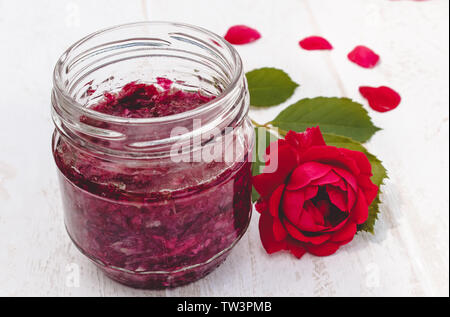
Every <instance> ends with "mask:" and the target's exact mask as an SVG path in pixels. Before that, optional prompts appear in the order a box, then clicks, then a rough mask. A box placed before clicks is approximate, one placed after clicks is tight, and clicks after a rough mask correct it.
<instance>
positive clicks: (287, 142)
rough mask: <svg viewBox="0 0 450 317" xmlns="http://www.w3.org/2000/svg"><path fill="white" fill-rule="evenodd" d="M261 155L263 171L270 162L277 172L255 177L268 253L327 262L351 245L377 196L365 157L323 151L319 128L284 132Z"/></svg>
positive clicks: (339, 150)
mask: <svg viewBox="0 0 450 317" xmlns="http://www.w3.org/2000/svg"><path fill="white" fill-rule="evenodd" d="M266 152H267V153H266V169H267V165H268V164H269V162H270V160H271V159H272V160H274V159H275V156H278V167H277V169H276V171H275V172H273V173H267V172H263V173H262V174H260V175H257V176H255V177H254V178H253V185H254V186H255V189H256V190H257V191H258V193H259V194H260V195H261V198H260V199H259V201H258V203H257V204H256V209H257V210H258V212H260V213H261V217H260V218H259V230H260V236H261V241H262V244H263V246H264V248H265V249H266V251H267V253H274V252H278V251H280V250H289V251H290V252H291V253H292V254H294V255H295V256H296V257H298V258H301V257H302V256H303V255H304V254H305V253H306V252H309V253H312V254H314V255H317V256H327V255H330V254H333V253H334V252H336V250H337V249H338V248H339V247H340V246H341V245H344V244H347V243H349V242H350V241H351V240H353V237H354V235H355V234H356V227H357V225H358V224H362V223H364V222H365V221H366V220H367V217H368V207H369V205H370V204H371V203H372V201H373V200H374V199H375V196H376V195H377V192H378V187H377V186H376V185H374V184H373V183H372V181H371V180H370V177H371V176H372V166H371V165H370V163H369V161H368V159H367V157H366V155H365V154H364V153H362V152H357V151H351V150H347V149H342V148H336V147H333V146H327V145H326V144H325V141H324V139H323V137H322V133H321V132H320V129H319V127H316V128H310V129H307V130H306V132H304V133H296V132H293V131H289V132H288V133H287V135H286V137H285V139H280V140H278V141H277V142H273V143H271V144H270V146H269V147H268V148H267V150H266Z"/></svg>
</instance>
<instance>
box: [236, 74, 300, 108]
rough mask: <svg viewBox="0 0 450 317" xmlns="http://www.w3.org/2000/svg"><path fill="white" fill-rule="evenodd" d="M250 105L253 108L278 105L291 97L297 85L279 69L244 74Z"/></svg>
mask: <svg viewBox="0 0 450 317" xmlns="http://www.w3.org/2000/svg"><path fill="white" fill-rule="evenodd" d="M245 76H246V77H247V82H248V90H249V92H250V104H251V105H252V106H255V107H270V106H274V105H279V104H280V103H282V102H284V101H286V100H287V99H288V98H289V97H291V96H292V94H293V93H294V91H295V89H296V88H297V87H298V84H297V83H295V82H294V81H292V79H291V78H290V77H289V75H288V74H286V73H285V72H284V71H282V70H281V69H276V68H269V67H265V68H259V69H255V70H252V71H250V72H248V73H247V74H245Z"/></svg>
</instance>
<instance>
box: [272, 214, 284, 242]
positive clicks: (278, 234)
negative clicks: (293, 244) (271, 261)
mask: <svg viewBox="0 0 450 317" xmlns="http://www.w3.org/2000/svg"><path fill="white" fill-rule="evenodd" d="M273 235H274V238H275V240H276V241H282V240H284V239H285V238H286V236H287V232H286V229H284V227H283V224H282V223H281V221H280V219H277V218H274V219H273Z"/></svg>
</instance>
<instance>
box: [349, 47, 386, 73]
mask: <svg viewBox="0 0 450 317" xmlns="http://www.w3.org/2000/svg"><path fill="white" fill-rule="evenodd" d="M347 57H348V59H349V60H350V61H352V62H353V63H355V64H357V65H359V66H361V67H364V68H373V67H375V65H376V64H377V63H378V61H379V60H380V56H379V55H378V54H376V53H375V52H374V51H372V50H371V49H370V48H368V47H366V46H362V45H360V46H357V47H355V48H354V49H353V51H351V52H350V53H348V55H347Z"/></svg>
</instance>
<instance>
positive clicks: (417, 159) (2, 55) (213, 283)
mask: <svg viewBox="0 0 450 317" xmlns="http://www.w3.org/2000/svg"><path fill="white" fill-rule="evenodd" d="M448 11H449V3H448V1H446V0H431V1H426V2H413V1H395V2H394V1H388V0H383V1H381V0H340V1H335V0H283V1H270V0H259V1H251V0H228V1H212V0H196V1H182V0H168V1H156V0H142V1H141V0H131V1H127V2H126V4H125V3H124V2H123V1H118V0H116V1H111V0H109V1H106V0H101V1H95V2H94V1H87V0H84V1H81V0H79V1H67V2H62V1H56V0H54V1H50V0H45V1H44V0H42V1H31V0H29V1H25V0H20V1H6V0H0V34H1V38H2V49H1V50H0V69H2V76H0V86H1V87H5V88H6V89H5V90H6V91H4V92H2V93H1V94H0V107H1V108H0V109H1V110H2V113H3V115H2V116H0V295H3V296H5V295H6V296H20V295H41V296H45V295H55V296H76V295H82V296H283V295H284V296H345V295H355V296H369V295H373V296H400V295H405V296H418V295H437V296H448V295H449V282H448V281H449V276H448V275H449V194H448V192H449V178H448V173H449V114H448V113H449V90H448V85H449V64H448V56H449V49H448V47H449V43H448V36H449V34H448V33H449V17H448ZM146 19H151V20H170V21H180V22H187V23H191V24H196V25H200V26H203V27H206V28H208V29H210V30H212V31H215V32H216V33H218V34H224V33H225V32H226V30H227V28H228V27H229V26H231V25H233V24H242V23H244V24H248V25H250V26H252V27H255V28H257V29H258V30H259V31H260V32H261V33H262V38H261V40H259V41H258V42H255V43H253V44H251V45H247V46H239V47H237V49H238V51H239V53H240V54H241V56H242V58H243V61H244V65H245V68H246V70H251V69H254V68H259V67H263V66H273V67H278V68H282V69H284V70H286V71H287V72H288V73H289V74H290V76H291V77H292V78H293V79H294V80H295V81H297V82H298V83H300V84H301V87H300V88H298V89H297V91H296V93H295V95H294V96H293V97H292V99H290V100H289V101H288V102H286V103H284V104H283V105H280V106H277V107H273V108H270V109H263V110H260V109H252V110H251V116H252V117H253V118H254V119H256V120H257V121H261V122H265V121H268V120H270V119H272V118H273V117H274V116H275V115H276V114H277V113H278V112H279V111H280V110H282V109H284V108H285V107H286V106H287V105H289V104H290V103H293V102H295V101H297V100H298V99H300V98H304V97H315V96H319V95H322V96H345V97H349V98H352V99H354V100H356V101H359V102H362V103H363V104H365V105H366V102H365V101H364V100H363V99H362V98H361V97H360V95H359V93H358V86H360V85H377V86H378V85H389V86H392V87H393V88H394V89H396V90H397V91H399V92H400V93H401V95H402V98H403V101H402V103H401V105H400V106H399V107H398V108H397V109H396V110H394V111H392V112H389V113H384V114H380V113H376V112H374V111H371V110H370V109H369V111H370V114H371V116H372V118H373V120H374V122H375V124H376V125H377V126H379V127H381V128H383V131H381V132H379V133H377V134H376V135H375V136H374V137H373V138H372V140H371V141H370V142H369V143H368V147H369V150H370V151H371V152H373V153H376V154H377V156H378V157H379V158H380V159H381V160H383V162H384V164H385V166H386V167H387V169H388V171H389V176H390V179H389V180H388V182H387V183H386V185H385V186H383V192H384V194H383V196H382V200H383V204H382V206H381V211H382V213H381V217H380V220H379V221H378V223H377V224H376V235H375V236H372V235H370V234H366V233H361V234H358V235H357V237H356V238H355V239H354V241H353V242H352V243H351V244H349V245H347V246H345V247H343V248H342V249H341V250H340V251H339V252H338V253H336V254H335V255H333V256H330V257H326V258H318V257H314V256H310V255H306V256H304V257H303V258H302V260H300V261H299V260H296V259H295V258H293V257H292V256H290V255H289V254H286V253H284V254H283V253H279V254H275V255H272V256H268V255H267V254H266V253H265V252H264V250H263V249H262V247H261V244H260V241H259V233H258V226H257V223H258V214H257V213H255V214H254V215H253V219H252V222H251V224H250V228H249V230H248V232H247V234H246V235H245V236H244V237H243V239H242V240H241V242H240V243H239V244H238V245H237V246H236V248H235V249H234V250H233V252H232V254H231V255H230V257H229V258H228V259H227V261H226V262H225V263H224V264H223V265H222V266H221V267H219V268H218V269H217V270H216V271H214V272H213V273H212V274H211V275H209V276H208V277H206V278H205V279H203V280H201V281H198V282H197V283H194V284H191V285H188V286H185V287H181V288H177V289H174V290H166V291H140V290H134V289H130V288H127V287H124V286H121V285H119V284H117V283H115V282H112V281H111V280H109V279H108V278H106V277H105V276H103V274H102V273H101V272H100V271H99V270H98V269H96V268H95V267H94V266H93V265H92V264H91V263H89V262H88V260H86V259H85V258H84V257H83V256H82V255H81V254H80V253H79V252H78V251H77V250H76V249H75V247H74V246H73V245H72V244H71V242H70V241H69V238H68V237H67V235H66V233H65V230H64V225H63V220H62V210H61V201H60V197H59V188H58V183H57V180H56V172H55V166H54V163H53V159H52V157H51V151H50V138H51V133H52V130H53V124H52V122H51V119H50V106H49V105H50V98H49V97H50V90H51V87H52V82H51V80H52V68H53V65H54V63H55V61H56V60H57V58H58V56H59V55H60V54H61V53H62V52H63V51H64V49H65V48H67V47H68V45H70V44H71V43H73V42H74V41H76V40H77V39H79V38H81V37H82V36H84V35H86V34H88V33H90V32H92V31H95V30H97V29H100V28H103V27H106V26H110V25H115V24H120V23H125V22H132V21H140V20H146ZM309 35H323V36H325V37H326V38H327V39H328V40H330V41H331V42H332V44H333V46H334V47H335V49H334V50H333V51H332V52H306V51H303V50H301V49H300V48H299V47H298V41H299V40H300V39H302V38H303V37H306V36H309ZM359 44H363V45H367V46H369V47H371V48H372V49H374V50H375V51H376V52H377V53H379V54H380V55H381V58H382V60H381V64H380V65H379V66H378V67H376V68H375V69H372V70H366V69H362V68H360V67H358V66H356V65H354V64H352V63H350V62H349V61H348V60H347V59H346V54H347V53H348V52H349V51H350V50H351V49H352V48H353V47H354V46H356V45H359ZM5 70H6V71H5ZM78 270H79V277H80V278H79V281H77V280H76V279H75V280H73V279H72V277H73V276H74V275H73V274H74V273H77V271H78Z"/></svg>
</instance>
